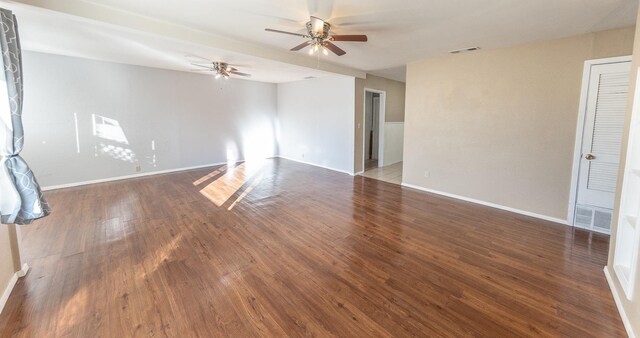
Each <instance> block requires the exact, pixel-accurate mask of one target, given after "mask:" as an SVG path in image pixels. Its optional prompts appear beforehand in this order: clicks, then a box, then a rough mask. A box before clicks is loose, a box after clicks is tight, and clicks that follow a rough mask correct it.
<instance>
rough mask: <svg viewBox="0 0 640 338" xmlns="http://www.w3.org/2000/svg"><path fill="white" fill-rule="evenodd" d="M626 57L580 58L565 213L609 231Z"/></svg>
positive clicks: (624, 103) (627, 65) (574, 221)
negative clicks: (579, 90) (571, 168)
mask: <svg viewBox="0 0 640 338" xmlns="http://www.w3.org/2000/svg"><path fill="white" fill-rule="evenodd" d="M630 72H631V58H630V57H619V58H608V59H599V60H590V61H587V62H585V70H584V76H583V80H582V81H583V85H582V97H581V102H580V116H579V124H578V129H577V134H576V151H575V157H574V172H573V180H572V197H571V201H570V208H569V209H570V210H569V212H570V214H569V217H570V218H569V219H570V220H572V224H573V225H574V226H576V227H580V228H585V229H589V230H594V231H598V232H603V233H610V231H611V220H612V214H613V204H614V198H615V193H616V184H617V179H618V177H617V176H618V166H619V161H620V146H621V142H622V133H623V130H624V121H625V111H626V106H627V97H628V94H629V78H630Z"/></svg>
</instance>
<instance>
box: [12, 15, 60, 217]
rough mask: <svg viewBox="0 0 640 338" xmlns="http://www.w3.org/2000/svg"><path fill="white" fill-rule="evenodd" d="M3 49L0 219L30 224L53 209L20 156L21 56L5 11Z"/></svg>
mask: <svg viewBox="0 0 640 338" xmlns="http://www.w3.org/2000/svg"><path fill="white" fill-rule="evenodd" d="M0 48H1V51H2V66H3V67H2V68H3V69H4V72H2V71H1V70H0V156H2V160H1V161H0V215H1V218H0V220H1V221H2V223H5V224H9V223H13V224H29V223H31V222H32V221H33V220H34V219H38V218H41V217H44V216H47V215H48V214H49V213H50V212H51V209H50V208H49V205H48V204H47V201H46V200H45V198H44V195H43V194H42V191H41V190H40V186H39V185H38V182H37V181H36V178H35V177H34V176H33V172H32V171H31V169H29V166H28V165H27V163H26V162H25V161H24V160H23V159H22V157H20V151H22V148H23V146H24V130H23V129H22V55H21V50H20V40H19V37H18V24H17V22H16V18H15V16H14V15H13V13H11V11H9V10H6V9H3V8H0ZM2 87H4V88H2ZM3 92H4V93H3Z"/></svg>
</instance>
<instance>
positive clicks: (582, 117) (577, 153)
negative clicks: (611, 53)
mask: <svg viewBox="0 0 640 338" xmlns="http://www.w3.org/2000/svg"><path fill="white" fill-rule="evenodd" d="M623 62H631V55H627V56H617V57H610V58H603V59H593V60H587V61H585V62H584V70H583V72H582V89H581V90H580V105H579V108H578V124H577V126H576V140H575V145H574V148H573V166H572V169H571V190H570V191H569V208H568V211H567V224H569V225H571V226H575V224H574V221H575V213H576V203H577V201H578V179H579V174H580V162H581V160H582V139H583V136H584V127H585V126H584V124H585V122H586V116H587V100H588V95H589V82H590V81H589V79H590V78H591V68H592V67H593V66H596V65H605V64H612V63H623Z"/></svg>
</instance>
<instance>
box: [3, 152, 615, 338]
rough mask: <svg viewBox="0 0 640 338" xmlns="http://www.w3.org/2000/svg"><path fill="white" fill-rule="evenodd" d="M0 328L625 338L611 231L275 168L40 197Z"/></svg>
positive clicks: (19, 333)
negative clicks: (23, 269) (609, 279)
mask: <svg viewBox="0 0 640 338" xmlns="http://www.w3.org/2000/svg"><path fill="white" fill-rule="evenodd" d="M47 195H48V197H49V200H50V203H51V204H52V206H53V208H54V213H53V214H52V215H51V216H50V217H48V218H46V219H43V220H41V221H39V222H37V223H36V224H34V225H31V226H27V227H25V229H24V235H25V241H24V244H25V246H26V258H27V259H28V261H29V263H30V264H31V266H32V269H31V271H30V272H29V274H28V275H27V276H26V277H25V278H23V279H21V280H20V281H19V282H18V284H17V285H16V287H15V289H14V291H13V293H12V295H11V297H10V298H9V301H8V303H7V306H6V308H5V310H4V311H3V312H2V314H1V315H0V336H1V337H14V336H15V337H130V336H139V337H196V336H200V337H212V336H230V337H247V336H279V337H283V336H343V337H356V336H359V337H374V336H397V337H402V336H432V337H445V336H452V337H453V336H454V337H464V336H485V337H517V336H533V337H542V336H572V337H619V336H624V335H625V333H624V328H623V326H622V323H621V320H620V317H619V315H618V313H617V311H616V308H615V305H614V302H613V299H612V296H611V294H610V292H609V289H608V287H607V283H606V280H605V278H604V275H603V272H602V268H603V266H604V265H605V263H606V256H607V247H608V237H607V236H602V235H597V234H593V233H589V232H585V231H580V230H574V229H572V228H569V227H566V226H562V225H558V224H554V223H550V222H545V221H541V220H538V219H534V218H529V217H525V216H520V215H517V214H512V213H509V212H504V211H500V210H496V209H491V208H487V207H483V206H479V205H475V204H471V203H466V202H461V201H457V200H453V199H449V198H444V197H439V196H436V195H431V194H427V193H424V192H419V191H415V190H412V189H408V188H402V187H400V186H398V185H394V184H389V183H385V182H382V181H376V180H373V179H368V178H365V177H350V176H348V175H344V174H340V173H335V172H332V171H328V170H324V169H319V168H315V167H311V166H307V165H303V164H298V163H294V162H290V161H285V160H277V159H276V160H269V161H267V162H266V163H265V164H264V165H263V167H261V168H260V169H259V170H257V171H255V169H251V168H250V167H245V165H240V166H238V167H235V168H233V170H231V169H230V168H228V167H226V166H224V167H221V168H209V169H202V170H194V171H188V172H181V173H174V174H166V175H158V176H152V177H146V178H140V179H133V180H127V181H118V182H111V183H105V184H97V185H91V186H84V187H77V188H70V189H63V190H56V191H51V192H48V193H47Z"/></svg>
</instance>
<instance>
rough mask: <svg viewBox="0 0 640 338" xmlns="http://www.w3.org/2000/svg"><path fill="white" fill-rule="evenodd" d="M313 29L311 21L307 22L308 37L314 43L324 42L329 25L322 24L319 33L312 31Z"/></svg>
mask: <svg viewBox="0 0 640 338" xmlns="http://www.w3.org/2000/svg"><path fill="white" fill-rule="evenodd" d="M313 28H314V27H313V24H312V23H311V21H309V22H307V32H308V33H309V36H310V37H311V38H312V39H313V40H316V41H318V40H324V39H326V38H328V37H329V30H330V29H331V24H330V23H328V22H323V23H322V31H319V32H317V31H314V29H313Z"/></svg>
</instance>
